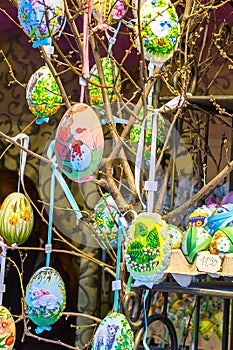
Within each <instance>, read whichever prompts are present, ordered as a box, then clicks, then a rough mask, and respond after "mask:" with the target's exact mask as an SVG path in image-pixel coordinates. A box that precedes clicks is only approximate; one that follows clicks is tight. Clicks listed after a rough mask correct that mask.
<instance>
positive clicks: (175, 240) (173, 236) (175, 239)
mask: <svg viewBox="0 0 233 350" xmlns="http://www.w3.org/2000/svg"><path fill="white" fill-rule="evenodd" d="M167 229H168V234H169V237H170V244H171V248H172V249H179V248H180V246H181V243H182V238H183V231H181V229H179V227H177V226H175V225H172V224H168V225H167Z"/></svg>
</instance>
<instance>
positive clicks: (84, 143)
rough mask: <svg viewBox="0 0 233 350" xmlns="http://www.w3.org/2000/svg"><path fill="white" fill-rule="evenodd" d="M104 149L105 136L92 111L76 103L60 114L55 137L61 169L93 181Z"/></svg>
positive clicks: (68, 174)
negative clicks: (62, 114) (60, 117)
mask: <svg viewBox="0 0 233 350" xmlns="http://www.w3.org/2000/svg"><path fill="white" fill-rule="evenodd" d="M103 148H104V136H103V131H102V127H101V124H100V121H99V119H98V117H97V115H96V113H95V112H94V110H93V109H92V108H91V107H90V106H88V105H87V104H85V103H76V104H74V105H73V106H72V107H70V108H69V109H68V110H67V111H66V113H65V114H64V116H63V117H62V119H61V121H60V123H59V125H58V128H57V132H56V136H55V155H56V158H57V162H58V165H59V166H60V168H61V170H62V172H63V173H64V174H65V175H66V176H67V177H68V178H70V179H71V180H73V181H77V182H85V181H91V180H93V174H94V172H95V171H96V170H97V168H98V166H99V164H100V162H101V158H102V154H103Z"/></svg>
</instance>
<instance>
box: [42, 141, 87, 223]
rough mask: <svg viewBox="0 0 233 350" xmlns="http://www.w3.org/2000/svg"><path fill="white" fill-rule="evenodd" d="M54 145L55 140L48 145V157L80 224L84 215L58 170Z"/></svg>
mask: <svg viewBox="0 0 233 350" xmlns="http://www.w3.org/2000/svg"><path fill="white" fill-rule="evenodd" d="M54 147H55V141H54V140H53V141H52V142H51V143H50V145H49V147H48V150H47V156H48V159H49V160H51V161H52V162H53V165H54V169H53V174H54V176H55V177H56V180H57V181H58V182H59V184H60V186H61V188H62V189H63V191H64V193H65V195H66V198H67V200H68V201H69V203H70V205H71V207H72V209H73V211H74V215H75V216H76V223H77V224H78V222H79V220H80V219H81V217H82V213H81V212H80V209H79V206H78V204H77V203H76V201H75V199H74V197H73V195H72V193H71V191H70V189H69V187H68V185H67V183H66V181H65V180H64V178H63V177H62V175H61V174H60V173H59V171H58V170H57V163H56V156H55V154H54Z"/></svg>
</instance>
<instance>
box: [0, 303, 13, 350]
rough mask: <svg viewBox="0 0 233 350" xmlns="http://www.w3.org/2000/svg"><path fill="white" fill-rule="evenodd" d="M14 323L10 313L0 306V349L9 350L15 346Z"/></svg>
mask: <svg viewBox="0 0 233 350" xmlns="http://www.w3.org/2000/svg"><path fill="white" fill-rule="evenodd" d="M15 337H16V329H15V322H14V319H13V317H12V315H11V313H10V311H9V310H8V309H7V308H6V307H5V306H2V305H1V306H0V348H1V349H6V350H11V349H13V347H14V344H15Z"/></svg>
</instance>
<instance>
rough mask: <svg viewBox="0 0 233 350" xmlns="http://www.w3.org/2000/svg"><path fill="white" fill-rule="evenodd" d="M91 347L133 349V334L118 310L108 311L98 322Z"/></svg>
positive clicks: (93, 349)
mask: <svg viewBox="0 0 233 350" xmlns="http://www.w3.org/2000/svg"><path fill="white" fill-rule="evenodd" d="M91 349H92V350H98V349H108V350H114V349H118V350H125V349H127V350H134V349H135V346H134V335H133V331H132V329H131V327H130V325H129V322H128V320H127V318H126V317H125V316H124V315H123V314H121V313H119V312H112V313H109V314H108V315H107V316H106V317H105V318H104V319H103V321H102V322H101V323H100V324H99V326H98V328H97V330H96V333H95V335H94V338H93V341H92V347H91Z"/></svg>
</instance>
